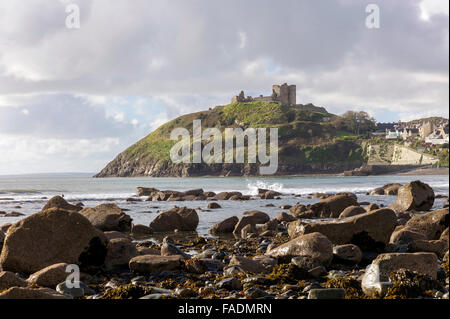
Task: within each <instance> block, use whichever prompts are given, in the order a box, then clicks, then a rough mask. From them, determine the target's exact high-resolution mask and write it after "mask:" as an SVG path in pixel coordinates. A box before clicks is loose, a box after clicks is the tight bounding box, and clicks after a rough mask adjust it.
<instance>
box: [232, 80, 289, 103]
mask: <svg viewBox="0 0 450 319" xmlns="http://www.w3.org/2000/svg"><path fill="white" fill-rule="evenodd" d="M252 101H272V102H278V103H280V104H283V105H289V106H294V105H297V86H296V85H288V84H287V83H284V84H282V85H273V86H272V95H271V96H262V95H261V96H259V97H255V98H253V97H251V96H247V97H245V94H244V91H241V93H240V94H239V95H236V96H234V97H233V98H232V100H231V103H238V102H252Z"/></svg>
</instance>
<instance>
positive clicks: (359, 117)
mask: <svg viewBox="0 0 450 319" xmlns="http://www.w3.org/2000/svg"><path fill="white" fill-rule="evenodd" d="M335 125H336V126H337V128H339V129H345V130H347V131H349V132H352V133H354V134H357V135H359V134H363V133H367V132H371V131H374V130H375V129H376V124H375V119H374V118H373V117H371V116H370V115H369V114H367V112H363V111H361V112H354V111H347V112H345V113H344V114H343V115H342V116H341V117H339V118H338V119H336V121H335Z"/></svg>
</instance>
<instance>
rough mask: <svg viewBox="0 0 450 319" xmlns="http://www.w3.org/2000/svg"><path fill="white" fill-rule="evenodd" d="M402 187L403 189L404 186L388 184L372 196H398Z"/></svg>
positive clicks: (372, 192)
mask: <svg viewBox="0 0 450 319" xmlns="http://www.w3.org/2000/svg"><path fill="white" fill-rule="evenodd" d="M400 187H402V185H401V184H398V183H390V184H386V185H384V186H382V187H378V188H375V189H374V190H373V191H371V192H370V195H371V196H374V195H397V193H398V190H399V188H400Z"/></svg>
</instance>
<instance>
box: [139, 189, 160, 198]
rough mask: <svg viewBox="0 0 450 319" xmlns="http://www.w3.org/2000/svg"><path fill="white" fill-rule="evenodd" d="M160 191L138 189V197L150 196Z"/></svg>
mask: <svg viewBox="0 0 450 319" xmlns="http://www.w3.org/2000/svg"><path fill="white" fill-rule="evenodd" d="M158 191H159V190H158V189H156V188H148V187H137V188H136V195H137V196H150V195H152V193H154V192H158Z"/></svg>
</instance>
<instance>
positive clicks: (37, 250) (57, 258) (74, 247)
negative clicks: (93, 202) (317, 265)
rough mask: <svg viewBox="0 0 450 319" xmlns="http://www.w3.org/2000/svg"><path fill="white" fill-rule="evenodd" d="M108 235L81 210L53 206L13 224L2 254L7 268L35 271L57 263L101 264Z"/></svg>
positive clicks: (4, 266) (0, 262) (14, 270)
mask: <svg viewBox="0 0 450 319" xmlns="http://www.w3.org/2000/svg"><path fill="white" fill-rule="evenodd" d="M105 256H106V238H105V236H104V234H103V233H102V232H101V231H99V230H97V229H96V228H95V227H94V226H92V224H91V223H90V222H89V220H88V219H86V218H85V217H84V216H83V215H81V214H80V213H77V212H74V211H67V210H61V209H57V208H54V209H49V210H46V211H42V212H39V213H36V214H33V215H31V216H29V217H27V218H24V219H22V220H21V221H19V222H18V223H16V224H14V225H12V226H11V227H10V228H9V230H8V233H7V235H6V240H5V243H4V247H3V249H2V253H1V255H0V265H1V267H2V268H3V270H9V271H13V272H23V273H29V274H31V273H34V272H36V271H38V270H41V269H43V268H45V267H47V266H50V265H54V264H57V263H62V262H65V263H68V264H77V265H79V266H80V267H81V268H82V269H83V268H85V269H88V268H91V267H92V266H94V267H97V266H101V265H102V264H103V262H104V260H105Z"/></svg>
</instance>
